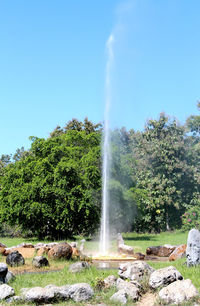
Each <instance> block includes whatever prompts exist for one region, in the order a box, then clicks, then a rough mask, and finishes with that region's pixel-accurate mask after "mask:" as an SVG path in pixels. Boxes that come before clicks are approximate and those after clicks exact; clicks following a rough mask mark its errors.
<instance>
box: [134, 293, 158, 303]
mask: <svg viewBox="0 0 200 306" xmlns="http://www.w3.org/2000/svg"><path fill="white" fill-rule="evenodd" d="M156 299H157V296H156V294H155V293H152V292H147V293H146V294H145V295H143V296H142V298H141V300H140V301H139V302H137V303H136V306H154V305H155V302H156Z"/></svg>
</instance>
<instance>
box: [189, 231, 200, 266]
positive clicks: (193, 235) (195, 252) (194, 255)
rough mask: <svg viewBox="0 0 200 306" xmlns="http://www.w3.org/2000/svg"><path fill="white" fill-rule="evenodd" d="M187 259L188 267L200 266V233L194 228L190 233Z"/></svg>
mask: <svg viewBox="0 0 200 306" xmlns="http://www.w3.org/2000/svg"><path fill="white" fill-rule="evenodd" d="M186 257H187V266H188V267H189V266H196V265H199V264H200V232H199V231H198V230H197V229H194V228H193V229H191V230H190V231H189V234H188V239H187V248H186Z"/></svg>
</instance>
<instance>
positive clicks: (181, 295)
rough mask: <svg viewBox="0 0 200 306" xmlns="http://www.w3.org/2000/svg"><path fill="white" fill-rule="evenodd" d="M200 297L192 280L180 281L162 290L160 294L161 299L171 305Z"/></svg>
mask: <svg viewBox="0 0 200 306" xmlns="http://www.w3.org/2000/svg"><path fill="white" fill-rule="evenodd" d="M198 295H199V293H198V291H197V289H196V288H195V286H194V285H193V284H192V282H191V280H190V279H186V280H181V281H179V280H178V281H176V282H174V283H173V284H170V285H168V286H167V287H165V288H162V289H161V290H160V292H159V298H160V299H161V300H163V301H164V302H165V303H168V304H170V305H171V304H179V303H182V302H184V301H188V300H190V299H192V298H194V297H196V296H198Z"/></svg>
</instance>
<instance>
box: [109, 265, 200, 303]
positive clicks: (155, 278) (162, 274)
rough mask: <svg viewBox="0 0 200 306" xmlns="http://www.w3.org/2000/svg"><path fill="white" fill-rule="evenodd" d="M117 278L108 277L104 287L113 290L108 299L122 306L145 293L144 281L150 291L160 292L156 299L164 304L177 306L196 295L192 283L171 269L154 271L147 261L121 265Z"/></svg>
mask: <svg viewBox="0 0 200 306" xmlns="http://www.w3.org/2000/svg"><path fill="white" fill-rule="evenodd" d="M118 275H119V278H115V277H114V276H109V277H108V278H107V279H105V280H104V283H105V287H109V286H115V287H116V289H117V292H116V293H115V294H113V296H112V297H111V300H113V301H115V302H118V303H121V304H126V303H127V301H128V299H129V300H131V301H134V302H135V301H137V300H138V299H139V298H140V297H141V295H142V293H143V292H144V288H143V287H144V283H145V282H146V286H148V288H149V289H151V290H157V289H160V290H159V292H158V298H159V299H160V300H161V301H162V302H164V303H166V304H179V303H182V302H184V301H188V300H190V299H192V298H193V297H196V296H199V293H198V291H197V289H196V288H195V286H194V285H193V284H192V282H191V280H189V279H186V280H184V279H183V277H182V275H181V274H180V272H179V271H178V270H177V269H176V268H175V267H173V266H169V267H166V268H163V269H159V270H154V269H153V268H152V267H150V266H149V265H148V264H147V263H146V262H142V261H135V262H133V263H126V264H122V265H120V267H119V272H118Z"/></svg>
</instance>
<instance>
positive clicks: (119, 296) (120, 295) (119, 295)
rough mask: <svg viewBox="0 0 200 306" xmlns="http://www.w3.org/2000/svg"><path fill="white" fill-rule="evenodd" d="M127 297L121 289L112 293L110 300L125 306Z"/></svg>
mask: <svg viewBox="0 0 200 306" xmlns="http://www.w3.org/2000/svg"><path fill="white" fill-rule="evenodd" d="M127 297H128V295H127V293H126V291H125V290H123V289H122V290H119V291H117V292H116V293H114V294H113V295H112V296H111V298H110V300H111V301H114V302H116V303H120V304H126V303H127Z"/></svg>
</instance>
